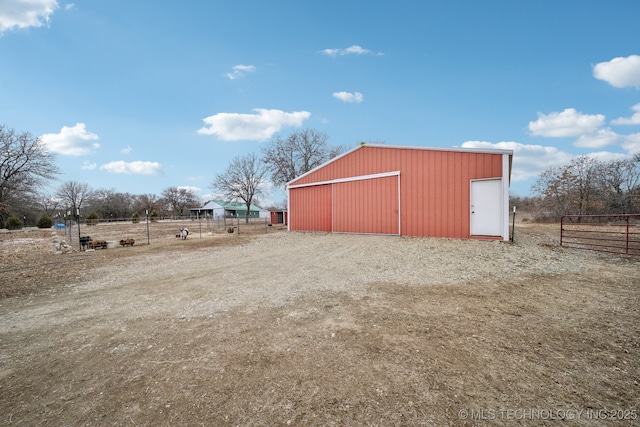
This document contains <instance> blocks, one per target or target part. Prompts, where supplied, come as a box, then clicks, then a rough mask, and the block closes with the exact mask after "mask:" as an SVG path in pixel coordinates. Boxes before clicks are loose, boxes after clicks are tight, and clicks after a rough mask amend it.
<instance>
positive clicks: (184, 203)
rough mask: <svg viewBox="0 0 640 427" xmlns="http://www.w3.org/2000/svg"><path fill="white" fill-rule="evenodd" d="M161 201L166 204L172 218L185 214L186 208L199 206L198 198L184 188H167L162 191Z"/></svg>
mask: <svg viewBox="0 0 640 427" xmlns="http://www.w3.org/2000/svg"><path fill="white" fill-rule="evenodd" d="M162 199H163V200H164V203H165V204H167V205H168V206H169V207H170V209H171V211H172V212H173V215H174V216H182V215H184V214H185V212H184V211H185V209H186V208H187V207H189V208H192V207H197V206H199V205H200V202H199V201H198V198H197V197H196V195H195V194H194V193H193V191H191V190H189V189H188V188H185V187H168V188H165V189H164V190H162Z"/></svg>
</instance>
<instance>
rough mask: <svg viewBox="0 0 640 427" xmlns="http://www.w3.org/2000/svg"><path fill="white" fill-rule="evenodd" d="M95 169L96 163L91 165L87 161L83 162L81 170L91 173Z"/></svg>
mask: <svg viewBox="0 0 640 427" xmlns="http://www.w3.org/2000/svg"><path fill="white" fill-rule="evenodd" d="M97 167H98V165H97V164H96V163H92V162H90V161H88V160H85V161H84V162H82V169H84V170H88V171H92V170H94V169H95V168H97Z"/></svg>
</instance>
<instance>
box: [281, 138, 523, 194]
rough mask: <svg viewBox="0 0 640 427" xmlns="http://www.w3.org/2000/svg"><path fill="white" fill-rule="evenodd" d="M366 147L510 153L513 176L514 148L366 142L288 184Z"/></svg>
mask: <svg viewBox="0 0 640 427" xmlns="http://www.w3.org/2000/svg"><path fill="white" fill-rule="evenodd" d="M366 148H393V149H397V150H428V151H453V152H460V153H488V154H508V155H509V178H511V163H512V161H511V159H512V157H513V150H507V149H495V148H462V147H419V146H408V145H387V144H366V143H364V142H363V143H361V144H360V145H358V146H357V147H355V148H352V149H351V150H349V151H347V152H345V153H342V154H340V155H339V156H336V157H334V158H333V159H330V160H328V161H326V162H325V163H323V164H321V165H320V166H317V167H315V168H313V169H311V170H310V171H309V172H307V173H304V174H302V175H300V176H298V177H295V178H294V179H292V180H291V181H289V182H288V183H287V186H289V185H290V184H291V183H293V182H295V181H298V180H299V179H301V178H303V177H305V176H307V175H310V174H312V173H313V172H315V171H317V170H318V169H322V168H323V167H325V166H326V165H328V164H330V163H333V162H335V161H337V160H338V159H340V158H342V157H345V156H348V155H349V154H351V153H353V152H354V151H357V150H362V149H366Z"/></svg>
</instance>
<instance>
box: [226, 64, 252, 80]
mask: <svg viewBox="0 0 640 427" xmlns="http://www.w3.org/2000/svg"><path fill="white" fill-rule="evenodd" d="M232 70H233V71H232V72H230V73H227V77H228V78H229V79H230V80H235V79H239V78H240V77H244V75H245V74H246V73H253V72H255V71H256V67H254V66H253V65H235V66H234V67H233V68H232Z"/></svg>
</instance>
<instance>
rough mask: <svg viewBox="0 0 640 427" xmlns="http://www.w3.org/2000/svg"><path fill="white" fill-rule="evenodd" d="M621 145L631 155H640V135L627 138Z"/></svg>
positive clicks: (636, 134) (635, 134)
mask: <svg viewBox="0 0 640 427" xmlns="http://www.w3.org/2000/svg"><path fill="white" fill-rule="evenodd" d="M621 145H622V148H624V149H625V150H626V151H627V153H629V154H636V153H640V133H634V134H631V135H627V136H625V138H624V140H623V141H622V144H621Z"/></svg>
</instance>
